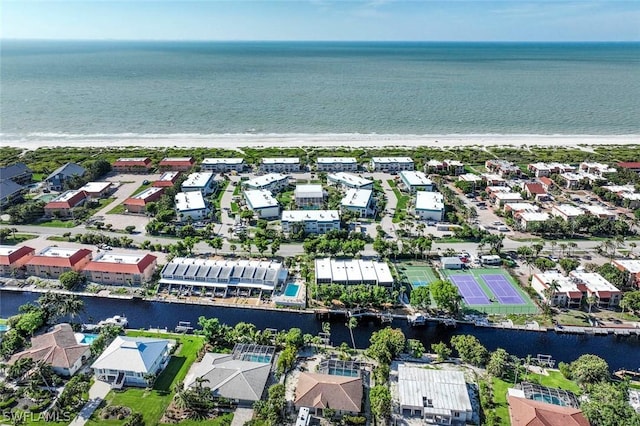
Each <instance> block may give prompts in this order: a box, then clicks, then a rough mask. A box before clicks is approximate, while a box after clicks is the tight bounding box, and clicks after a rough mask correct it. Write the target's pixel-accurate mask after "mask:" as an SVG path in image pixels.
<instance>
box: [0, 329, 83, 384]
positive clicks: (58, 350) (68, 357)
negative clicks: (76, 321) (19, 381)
mask: <svg viewBox="0 0 640 426" xmlns="http://www.w3.org/2000/svg"><path fill="white" fill-rule="evenodd" d="M90 357H91V347H90V346H89V345H83V344H80V343H78V341H77V340H76V335H75V333H74V331H73V329H72V328H71V326H70V325H69V324H57V325H55V326H54V327H53V329H52V330H51V331H49V332H47V333H44V334H41V335H39V336H34V337H32V338H31V347H30V348H28V349H25V350H24V351H22V352H18V353H16V354H14V355H12V356H11V358H9V361H8V362H7V364H8V365H13V364H15V363H16V362H17V361H18V360H21V359H23V358H30V359H32V360H33V361H34V362H35V363H38V362H44V363H45V364H48V365H50V366H51V368H52V369H53V371H54V372H55V373H56V374H59V375H61V376H65V377H70V376H73V375H74V374H76V372H77V371H78V370H79V369H80V368H82V365H83V364H84V363H85V362H86V361H87V360H88V359H89V358H90Z"/></svg>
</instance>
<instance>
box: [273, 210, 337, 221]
mask: <svg viewBox="0 0 640 426" xmlns="http://www.w3.org/2000/svg"><path fill="white" fill-rule="evenodd" d="M280 220H282V221H287V222H309V221H314V222H333V221H336V220H340V212H338V210H284V211H283V212H282V217H281V219H280Z"/></svg>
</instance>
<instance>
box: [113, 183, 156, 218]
mask: <svg viewBox="0 0 640 426" xmlns="http://www.w3.org/2000/svg"><path fill="white" fill-rule="evenodd" d="M163 192H164V188H161V187H160V188H158V187H155V186H151V187H149V188H146V189H144V190H143V191H142V192H139V193H138V194H136V195H134V196H133V197H129V198H127V199H126V200H124V202H123V203H122V204H123V205H124V206H125V208H126V209H127V212H129V213H144V212H145V211H146V207H147V204H149V203H151V202H154V201H158V200H159V199H160V197H162V194H163Z"/></svg>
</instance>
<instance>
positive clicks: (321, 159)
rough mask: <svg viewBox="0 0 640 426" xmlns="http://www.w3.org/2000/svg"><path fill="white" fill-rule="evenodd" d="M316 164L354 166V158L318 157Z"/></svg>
mask: <svg viewBox="0 0 640 426" xmlns="http://www.w3.org/2000/svg"><path fill="white" fill-rule="evenodd" d="M316 162H317V163H318V164H355V163H357V161H356V159H355V157H318V159H317V160H316Z"/></svg>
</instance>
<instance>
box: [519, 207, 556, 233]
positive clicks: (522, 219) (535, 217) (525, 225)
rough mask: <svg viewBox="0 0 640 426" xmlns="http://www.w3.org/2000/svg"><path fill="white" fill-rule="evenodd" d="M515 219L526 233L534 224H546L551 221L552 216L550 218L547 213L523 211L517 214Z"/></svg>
mask: <svg viewBox="0 0 640 426" xmlns="http://www.w3.org/2000/svg"><path fill="white" fill-rule="evenodd" d="M514 218H515V219H516V220H517V221H518V223H519V224H520V228H522V229H524V230H525V231H526V230H528V229H529V227H530V226H531V224H532V223H538V222H545V221H547V220H549V219H550V218H551V216H549V213H547V212H531V211H521V212H518V213H516V214H515V216H514Z"/></svg>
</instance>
